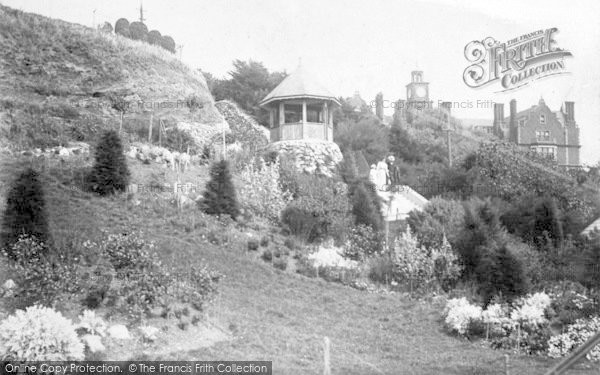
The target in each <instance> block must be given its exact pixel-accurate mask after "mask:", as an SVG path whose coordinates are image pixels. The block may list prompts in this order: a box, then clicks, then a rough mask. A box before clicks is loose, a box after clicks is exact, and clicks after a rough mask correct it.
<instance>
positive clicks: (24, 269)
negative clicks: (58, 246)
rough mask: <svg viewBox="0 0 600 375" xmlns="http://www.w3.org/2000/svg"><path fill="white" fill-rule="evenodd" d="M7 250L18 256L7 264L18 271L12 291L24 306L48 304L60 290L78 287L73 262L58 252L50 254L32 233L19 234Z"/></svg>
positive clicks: (71, 290)
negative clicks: (26, 234) (21, 235)
mask: <svg viewBox="0 0 600 375" xmlns="http://www.w3.org/2000/svg"><path fill="white" fill-rule="evenodd" d="M9 251H10V252H11V254H13V255H14V256H15V258H16V259H19V261H18V262H14V263H11V264H10V265H9V267H10V268H11V270H12V273H13V274H14V275H17V288H16V290H15V294H16V296H17V297H19V298H20V302H21V303H22V304H24V305H25V306H28V305H31V304H33V303H42V304H48V305H49V304H52V303H53V302H55V301H56V298H57V297H58V296H59V295H60V294H61V293H65V294H66V295H70V294H73V293H75V292H77V291H79V288H80V285H79V283H78V279H77V272H76V268H75V267H76V264H75V263H74V262H72V261H68V260H67V259H65V258H63V257H61V256H60V255H57V254H49V253H48V252H47V250H46V246H45V245H44V244H43V243H40V242H38V241H37V239H35V238H34V237H27V236H23V237H20V238H19V240H18V241H17V242H16V243H14V244H13V245H12V246H11V247H10V250H9Z"/></svg>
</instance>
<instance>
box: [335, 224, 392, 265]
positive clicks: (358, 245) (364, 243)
mask: <svg viewBox="0 0 600 375" xmlns="http://www.w3.org/2000/svg"><path fill="white" fill-rule="evenodd" d="M383 240H384V238H383V236H381V234H379V233H377V232H375V231H373V229H372V227H370V226H367V225H357V226H355V227H354V228H352V229H351V230H350V233H349V234H348V241H347V242H346V246H345V247H344V256H345V257H347V258H349V259H353V260H363V259H365V258H368V257H371V256H374V255H379V254H381V253H382V251H383Z"/></svg>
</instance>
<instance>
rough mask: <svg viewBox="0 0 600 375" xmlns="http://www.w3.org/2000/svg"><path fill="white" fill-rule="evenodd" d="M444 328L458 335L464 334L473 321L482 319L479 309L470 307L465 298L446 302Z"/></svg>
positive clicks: (474, 306)
mask: <svg viewBox="0 0 600 375" xmlns="http://www.w3.org/2000/svg"><path fill="white" fill-rule="evenodd" d="M444 315H445V319H444V322H445V323H446V326H447V327H448V328H449V329H450V330H451V331H454V332H457V333H458V334H460V335H464V334H466V333H467V332H468V331H467V329H468V328H469V325H470V324H471V323H472V322H473V321H480V320H481V319H482V310H481V307H479V306H476V305H471V304H470V303H469V301H467V299H466V298H465V297H462V298H453V299H451V300H449V301H448V303H447V304H446V307H445V311H444Z"/></svg>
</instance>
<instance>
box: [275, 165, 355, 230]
mask: <svg viewBox="0 0 600 375" xmlns="http://www.w3.org/2000/svg"><path fill="white" fill-rule="evenodd" d="M295 181H296V182H297V184H298V194H297V198H296V199H294V200H293V201H292V202H290V204H288V206H287V207H286V209H285V210H284V211H283V212H282V223H283V224H284V225H285V226H286V227H287V228H288V229H289V230H290V232H291V233H293V234H296V235H298V236H299V237H300V238H302V240H304V241H307V242H314V241H316V240H320V239H325V238H326V237H328V236H331V237H333V238H334V239H335V240H337V241H338V242H343V241H344V240H345V237H346V233H347V231H348V228H349V227H350V221H351V220H352V218H351V216H350V215H349V211H350V210H349V209H350V207H349V202H348V197H347V194H346V185H345V184H343V183H342V182H340V181H336V180H334V179H331V178H328V177H323V176H315V175H306V174H298V175H296V177H295Z"/></svg>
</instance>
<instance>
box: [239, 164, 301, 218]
mask: <svg viewBox="0 0 600 375" xmlns="http://www.w3.org/2000/svg"><path fill="white" fill-rule="evenodd" d="M279 171H280V167H279V159H277V158H276V159H275V161H274V162H272V163H271V164H267V163H265V161H264V160H263V159H262V158H261V159H259V160H258V165H256V164H255V163H250V164H249V165H248V166H246V168H244V169H243V170H242V172H241V176H240V178H241V180H242V185H241V188H240V190H239V193H240V194H239V195H240V202H242V206H243V208H244V209H246V210H249V211H250V212H252V213H253V214H255V215H257V216H260V217H263V218H266V219H268V220H270V221H272V222H277V221H278V220H279V218H280V215H281V212H282V211H283V209H284V208H285V206H286V205H287V204H288V203H289V202H290V201H291V200H292V196H291V193H289V192H288V191H285V190H283V189H282V187H281V186H280V184H279Z"/></svg>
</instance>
